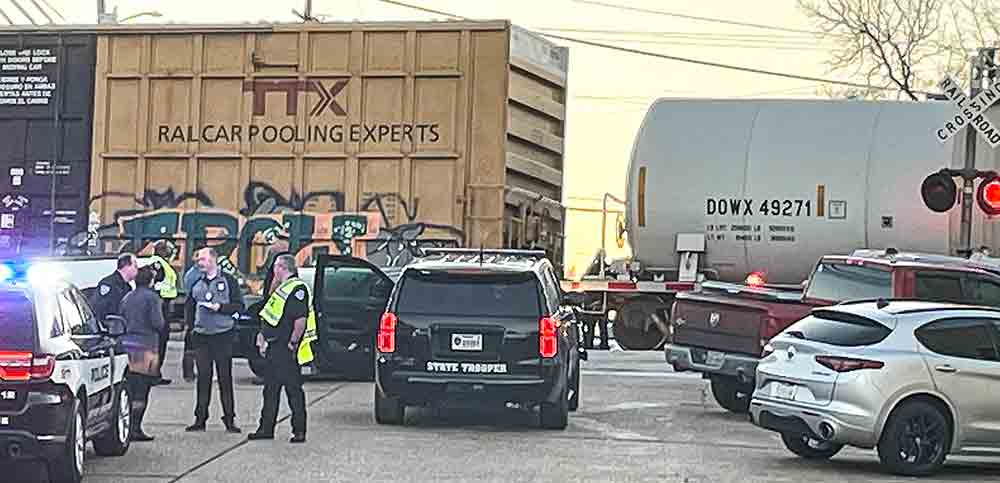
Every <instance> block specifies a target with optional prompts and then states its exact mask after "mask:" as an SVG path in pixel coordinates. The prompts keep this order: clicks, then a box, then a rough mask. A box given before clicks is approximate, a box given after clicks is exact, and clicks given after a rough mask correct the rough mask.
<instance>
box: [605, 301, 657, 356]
mask: <svg viewBox="0 0 1000 483" xmlns="http://www.w3.org/2000/svg"><path fill="white" fill-rule="evenodd" d="M662 306H663V304H662V303H660V302H658V301H655V300H647V299H639V300H633V301H630V302H627V303H626V304H625V305H624V306H623V307H622V308H621V310H619V311H618V315H617V316H616V317H615V322H614V330H615V341H617V342H618V344H619V345H621V346H622V347H624V348H626V349H631V350H639V351H644V350H653V349H657V348H659V347H662V346H663V344H664V343H665V342H666V341H667V333H666V332H664V331H663V329H662V328H661V327H666V325H665V321H664V320H663V318H662V317H661V316H660V311H661V309H662V308H663V307H662Z"/></svg>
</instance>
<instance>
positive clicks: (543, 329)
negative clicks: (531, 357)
mask: <svg viewBox="0 0 1000 483" xmlns="http://www.w3.org/2000/svg"><path fill="white" fill-rule="evenodd" d="M558 350H559V342H558V341H557V340H556V321H555V319H553V318H551V317H542V318H541V319H540V320H539V321H538V354H539V355H540V356H542V357H546V358H548V357H555V355H556V352H558Z"/></svg>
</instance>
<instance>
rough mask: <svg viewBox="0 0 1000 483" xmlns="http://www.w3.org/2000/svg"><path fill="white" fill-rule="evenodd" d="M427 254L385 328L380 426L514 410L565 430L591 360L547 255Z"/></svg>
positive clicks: (379, 368)
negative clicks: (486, 409) (465, 411)
mask: <svg viewBox="0 0 1000 483" xmlns="http://www.w3.org/2000/svg"><path fill="white" fill-rule="evenodd" d="M427 252H428V256H426V257H424V258H422V259H421V260H419V261H417V262H415V263H413V264H410V265H407V266H406V267H405V268H404V269H403V271H402V273H401V275H400V277H399V280H398V282H397V283H396V284H395V286H394V287H393V290H392V293H391V295H390V297H389V301H388V303H387V305H386V311H385V313H384V314H382V317H381V320H380V322H379V328H378V334H377V342H376V355H375V358H376V360H375V420H376V421H377V422H378V423H379V424H402V423H403V420H404V414H405V408H406V406H408V405H427V404H434V403H441V402H448V403H473V405H475V406H481V405H482V404H484V403H487V404H488V403H497V404H498V405H504V404H506V403H514V404H517V405H519V406H521V407H528V408H530V407H534V406H538V407H539V413H540V419H541V425H542V427H544V428H550V429H564V428H565V427H566V424H567V421H568V413H569V411H573V410H576V408H577V405H578V404H579V400H580V360H581V359H586V352H583V351H582V349H580V344H579V332H578V327H577V323H576V318H575V316H574V312H573V311H572V310H571V309H570V308H568V307H564V306H563V305H562V303H561V301H562V293H561V291H560V288H559V282H558V280H557V278H556V276H555V274H554V273H553V270H552V264H551V263H550V262H549V261H548V260H546V259H545V258H544V255H545V254H544V252H540V251H526V250H490V251H484V250H474V249H442V250H427Z"/></svg>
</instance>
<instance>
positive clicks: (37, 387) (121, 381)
mask: <svg viewBox="0 0 1000 483" xmlns="http://www.w3.org/2000/svg"><path fill="white" fill-rule="evenodd" d="M58 270H59V269H57V268H55V267H54V266H51V265H36V266H30V264H27V263H18V264H13V263H5V264H0V307H3V310H2V311H0V462H12V461H13V462H19V461H23V460H29V459H30V460H35V459H42V460H44V461H46V462H47V463H48V466H49V474H50V475H51V476H52V477H53V479H54V480H56V481H64V482H79V481H80V480H81V479H82V478H83V460H84V455H85V453H86V451H85V446H86V443H87V441H92V442H93V443H94V450H95V452H96V453H97V454H98V455H101V456H121V455H124V454H125V452H126V451H128V447H129V443H130V441H131V399H130V398H129V394H128V391H127V390H126V388H125V372H126V370H127V369H128V356H127V355H125V353H124V352H120V351H117V350H116V349H115V347H116V345H117V342H116V339H115V337H116V336H117V335H121V333H122V331H123V330H124V323H123V321H122V319H121V318H120V317H117V316H111V317H109V320H108V321H107V324H103V323H98V321H97V320H96V319H95V316H94V313H93V311H92V310H91V309H90V305H89V304H88V303H87V301H86V299H84V297H83V294H81V293H80V291H79V290H78V289H77V288H76V287H75V286H73V285H72V284H70V283H68V282H65V281H61V280H60V276H59V273H58ZM106 326H113V327H114V328H115V329H116V331H115V332H116V333H114V334H112V333H111V332H109V331H108V330H107V329H105V327H106Z"/></svg>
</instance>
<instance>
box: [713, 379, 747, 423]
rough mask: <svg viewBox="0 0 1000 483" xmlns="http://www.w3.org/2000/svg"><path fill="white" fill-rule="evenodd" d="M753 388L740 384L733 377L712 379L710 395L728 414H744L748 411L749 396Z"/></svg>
mask: <svg viewBox="0 0 1000 483" xmlns="http://www.w3.org/2000/svg"><path fill="white" fill-rule="evenodd" d="M752 393H753V388H751V387H750V386H747V385H744V384H740V383H739V382H737V381H736V378H735V377H713V378H712V395H713V396H715V400H716V401H717V402H718V403H719V406H722V407H723V408H725V409H726V410H727V411H729V412H733V413H736V414H746V413H747V412H749V411H750V396H751V394H752Z"/></svg>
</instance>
